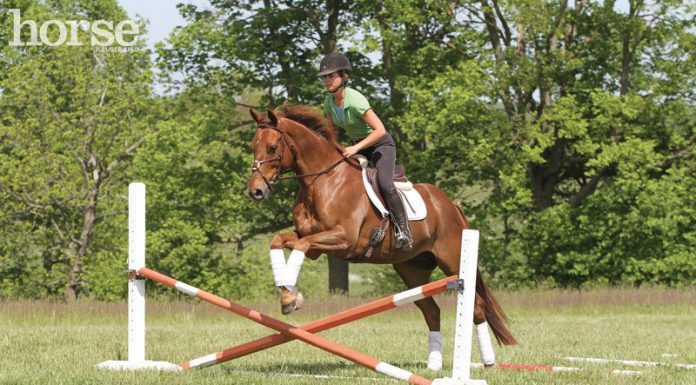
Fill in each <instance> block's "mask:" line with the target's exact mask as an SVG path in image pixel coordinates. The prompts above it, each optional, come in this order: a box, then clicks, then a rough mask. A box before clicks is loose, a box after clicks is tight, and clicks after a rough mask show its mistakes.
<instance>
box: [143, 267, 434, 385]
mask: <svg viewBox="0 0 696 385" xmlns="http://www.w3.org/2000/svg"><path fill="white" fill-rule="evenodd" d="M138 274H139V275H140V276H143V277H145V278H150V279H152V280H154V281H157V282H159V283H162V284H164V285H167V286H169V287H172V288H175V289H177V290H179V291H180V292H182V293H185V294H188V295H191V296H194V297H198V298H200V299H202V300H204V301H206V302H208V303H210V304H213V305H215V306H217V307H220V308H223V309H225V310H228V311H230V312H232V313H235V314H239V315H241V316H242V317H244V318H247V319H249V320H251V321H254V322H256V323H258V324H261V325H264V326H266V327H269V328H271V329H275V330H277V331H279V332H281V333H283V334H285V335H287V336H288V337H292V338H293V339H298V340H301V341H303V342H305V343H308V344H310V345H312V346H315V347H317V348H319V349H322V350H325V351H327V352H329V353H332V354H335V355H337V356H339V357H342V358H344V359H346V360H349V361H352V362H354V363H356V364H358V365H362V366H364V367H366V368H368V369H370V370H374V371H376V372H379V373H383V374H386V375H388V376H391V377H394V378H398V379H400V380H405V381H408V382H410V383H412V384H416V385H430V384H432V381H431V380H429V379H427V378H424V377H421V376H418V375H416V374H413V373H411V372H409V371H406V370H403V369H400V368H397V367H396V366H393V365H391V364H388V363H386V362H382V361H380V360H378V359H376V358H374V357H370V356H368V355H367V354H364V353H361V352H358V351H356V350H353V349H351V348H348V347H345V346H343V345H340V344H337V343H335V342H333V341H329V340H327V339H326V338H323V337H320V336H317V335H314V334H312V333H310V332H308V331H307V330H303V329H300V328H298V327H296V326H293V325H290V324H288V323H285V322H283V321H280V320H277V319H275V318H272V317H269V316H267V315H265V314H261V313H259V312H257V311H255V310H251V309H249V308H247V307H245V306H242V305H239V304H236V303H233V302H230V301H228V300H226V299H224V298H222V297H218V296H217V295H215V294H211V293H208V292H207V291H204V290H201V289H198V288H196V287H193V286H191V285H188V284H186V283H184V282H181V281H177V280H176V279H174V278H172V277H169V276H166V275H164V274H162V273H158V272H156V271H154V270H150V269H148V268H146V267H143V268H140V270H138Z"/></svg>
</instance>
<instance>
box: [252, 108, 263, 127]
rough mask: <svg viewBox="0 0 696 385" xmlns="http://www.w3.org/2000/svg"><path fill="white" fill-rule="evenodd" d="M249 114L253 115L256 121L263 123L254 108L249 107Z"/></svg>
mask: <svg viewBox="0 0 696 385" xmlns="http://www.w3.org/2000/svg"><path fill="white" fill-rule="evenodd" d="M249 115H251V118H252V119H254V120H255V121H256V123H261V116H260V115H259V114H257V113H256V111H254V109H253V108H250V109H249Z"/></svg>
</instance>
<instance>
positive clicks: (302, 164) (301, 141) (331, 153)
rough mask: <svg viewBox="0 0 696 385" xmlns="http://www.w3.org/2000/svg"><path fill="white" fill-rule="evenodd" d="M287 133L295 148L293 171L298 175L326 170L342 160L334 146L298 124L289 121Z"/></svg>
mask: <svg viewBox="0 0 696 385" xmlns="http://www.w3.org/2000/svg"><path fill="white" fill-rule="evenodd" d="M286 131H287V133H288V135H290V138H291V139H292V141H293V144H294V146H295V152H296V154H295V156H296V158H295V164H294V165H293V171H295V173H296V174H298V175H304V174H313V173H317V172H320V171H323V170H326V169H327V168H329V167H330V166H331V165H333V164H334V163H336V162H337V161H338V160H339V159H340V158H341V154H339V153H338V151H337V150H336V148H335V147H334V146H333V145H332V144H330V143H329V142H328V141H326V140H323V139H322V138H319V137H318V136H317V135H315V134H314V133H313V132H311V131H310V130H309V129H308V128H306V127H304V126H302V125H300V124H298V123H295V122H292V121H288V123H287V124H286Z"/></svg>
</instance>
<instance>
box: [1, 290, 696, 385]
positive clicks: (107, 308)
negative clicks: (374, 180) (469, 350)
mask: <svg viewBox="0 0 696 385" xmlns="http://www.w3.org/2000/svg"><path fill="white" fill-rule="evenodd" d="M498 298H499V300H500V302H501V304H502V305H503V306H504V308H505V309H506V311H507V313H508V315H509V316H510V318H511V319H512V325H511V327H512V331H513V333H514V335H515V336H516V337H517V338H518V340H519V341H520V344H519V345H517V346H514V347H498V346H497V345H496V349H497V350H496V353H497V361H498V362H500V363H524V364H539V365H541V364H543V365H559V366H581V367H583V368H587V370H584V371H582V372H573V373H546V372H520V371H509V370H501V369H494V370H485V371H484V370H483V369H473V370H472V374H473V378H482V379H486V380H487V381H488V383H489V384H491V385H493V384H505V385H516V384H519V385H522V384H524V385H531V384H651V385H652V384H670V385H672V384H692V385H693V384H696V370H688V369H680V368H676V367H671V366H660V367H642V368H636V367H629V366H622V365H618V364H586V363H576V362H568V361H565V360H564V357H566V356H580V357H601V358H611V359H626V360H643V361H662V362H671V363H677V362H684V363H692V364H693V363H696V289H679V290H668V289H661V288H650V289H640V290H637V289H596V290H592V291H585V292H566V291H540V290H539V291H525V292H502V293H498ZM364 302H366V301H365V300H362V299H361V300H352V299H347V298H343V297H337V298H334V299H331V300H325V299H322V300H317V301H312V300H311V299H309V301H308V303H307V305H306V307H305V308H303V309H302V310H301V311H300V312H299V313H297V314H296V315H293V316H291V317H289V318H284V320H286V321H288V322H290V323H295V324H299V323H303V322H307V321H310V320H312V319H315V318H317V317H320V316H324V315H327V314H330V313H332V312H335V311H337V310H340V309H344V308H347V307H350V306H353V305H356V304H359V303H364ZM439 302H440V303H441V306H442V308H443V318H444V321H443V335H444V344H445V346H444V349H445V350H444V353H445V366H446V367H445V371H444V372H443V373H441V374H444V375H447V374H449V370H450V366H451V355H452V340H451V336H452V334H453V330H452V325H453V319H454V311H453V309H454V297H452V296H444V297H443V296H441V297H440V300H439ZM250 306H252V307H254V308H256V309H258V310H261V311H262V312H265V313H267V314H268V315H271V316H274V317H281V316H280V315H279V313H280V312H279V310H278V309H277V308H276V305H275V304H270V303H264V304H250ZM147 322H148V334H147V354H148V359H152V360H165V361H171V362H175V363H178V362H181V361H186V360H189V359H191V358H194V357H198V356H202V355H205V354H208V353H212V352H214V351H218V350H221V349H224V348H226V347H230V346H232V345H235V344H239V343H243V342H246V341H248V340H250V339H252V338H254V337H260V336H263V335H266V334H268V333H269V330H268V329H265V328H263V327H261V326H257V325H255V324H253V323H252V322H250V321H247V320H245V319H242V318H241V317H239V316H236V315H234V314H230V313H226V312H224V311H222V310H218V309H215V308H212V307H211V306H210V305H207V304H204V303H199V302H195V301H186V302H168V303H155V302H154V301H150V302H149V303H148V319H147ZM126 323H127V319H126V307H125V304H106V303H92V302H82V303H78V304H62V303H48V302H21V301H14V302H0V327H2V330H3V331H4V333H3V334H2V337H0V349H1V351H2V355H1V356H0V383H1V384H37V385H38V384H41V385H43V384H65V385H68V384H235V385H245V384H263V385H272V384H282V385H293V384H332V385H334V384H346V385H347V384H395V383H400V382H398V381H394V380H391V379H389V378H387V377H385V376H382V375H379V374H376V373H373V372H371V371H369V370H367V369H363V368H361V367H358V366H356V365H354V364H352V363H350V362H347V361H343V360H341V359H339V358H337V357H334V356H331V355H329V354H327V353H324V352H323V351H320V350H318V349H316V348H313V347H311V346H308V345H305V344H303V343H300V342H290V343H288V344H285V345H282V346H280V347H276V348H274V349H270V350H267V351H263V352H260V353H257V354H254V355H250V356H247V357H244V358H241V359H238V360H235V361H230V362H227V363H224V364H222V365H218V366H213V367H208V368H204V369H199V370H192V371H188V372H184V373H157V372H137V373H134V372H131V373H123V372H103V371H99V370H96V369H94V368H93V365H94V364H96V363H99V362H101V361H104V360H109V359H125V358H126V356H127V352H126V350H127V346H126ZM322 335H323V336H325V337H327V338H329V339H331V340H334V341H336V342H339V343H342V344H344V345H347V346H349V347H352V348H355V349H357V350H359V351H362V352H364V353H367V354H370V355H372V356H375V357H377V358H379V359H382V360H384V361H386V362H389V363H391V364H394V365H397V366H400V367H403V368H404V369H407V370H410V371H413V372H415V373H417V374H420V375H422V376H424V377H428V378H436V377H438V375H437V374H435V373H432V372H429V371H428V370H427V369H426V368H425V362H424V361H425V359H426V356H427V329H426V327H425V324H424V323H423V321H422V319H421V316H420V313H419V312H418V311H417V309H416V308H415V307H414V306H409V307H407V308H404V309H396V310H392V311H390V312H387V313H384V314H380V315H376V316H373V317H370V318H367V319H364V320H361V321H358V322H356V323H353V324H349V325H346V326H343V327H340V328H339V329H335V330H330V331H327V332H324V333H322ZM475 350H476V349H475ZM665 353H670V354H674V355H678V356H677V357H667V358H665V357H662V355H663V354H665ZM473 357H474V361H475V362H478V361H479V357H478V353H477V352H474V355H473ZM610 369H627V370H641V371H643V374H642V375H633V376H617V375H614V374H611V373H610ZM316 375H325V376H332V377H338V378H328V379H327V378H317V377H315V376H316Z"/></svg>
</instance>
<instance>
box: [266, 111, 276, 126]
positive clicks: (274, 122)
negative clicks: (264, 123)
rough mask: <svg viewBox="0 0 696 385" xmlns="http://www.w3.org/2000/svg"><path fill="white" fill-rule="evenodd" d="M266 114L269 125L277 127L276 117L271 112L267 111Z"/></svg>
mask: <svg viewBox="0 0 696 385" xmlns="http://www.w3.org/2000/svg"><path fill="white" fill-rule="evenodd" d="M266 112H267V113H268V120H270V121H271V125H272V126H277V125H278V117H277V116H276V114H275V113H274V112H273V111H271V110H268V111H266Z"/></svg>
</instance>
